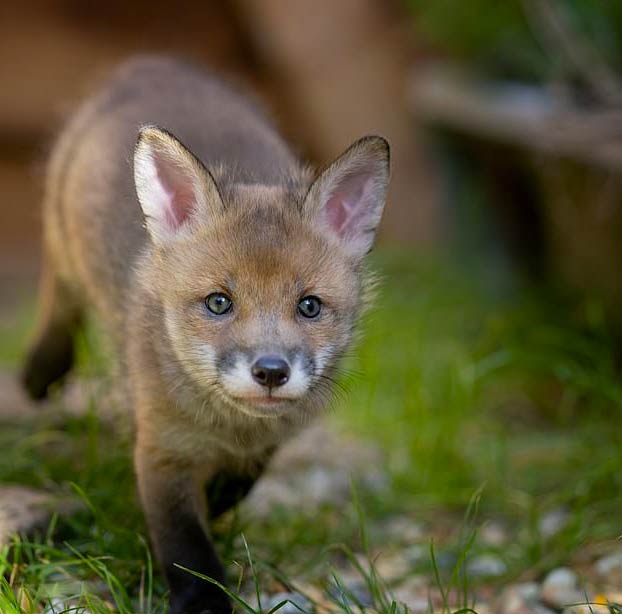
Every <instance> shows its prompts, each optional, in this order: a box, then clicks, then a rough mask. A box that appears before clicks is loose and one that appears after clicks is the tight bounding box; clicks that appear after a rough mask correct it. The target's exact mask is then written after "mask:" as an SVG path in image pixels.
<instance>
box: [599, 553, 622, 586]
mask: <svg viewBox="0 0 622 614" xmlns="http://www.w3.org/2000/svg"><path fill="white" fill-rule="evenodd" d="M596 572H597V573H598V575H599V576H602V577H604V578H609V577H617V576H619V577H620V579H621V580H622V552H614V553H612V554H608V555H607V556H604V557H602V558H601V559H598V561H596Z"/></svg>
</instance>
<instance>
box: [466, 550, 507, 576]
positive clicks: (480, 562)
mask: <svg viewBox="0 0 622 614" xmlns="http://www.w3.org/2000/svg"><path fill="white" fill-rule="evenodd" d="M466 569H467V573H468V574H470V575H472V576H479V577H493V576H502V575H503V574H504V573H505V572H506V571H507V570H508V568H507V565H506V564H505V563H504V561H503V560H502V559H500V558H499V557H498V556H496V555H494V554H481V555H479V556H476V557H474V558H472V559H471V560H470V561H469V562H468V563H467V566H466Z"/></svg>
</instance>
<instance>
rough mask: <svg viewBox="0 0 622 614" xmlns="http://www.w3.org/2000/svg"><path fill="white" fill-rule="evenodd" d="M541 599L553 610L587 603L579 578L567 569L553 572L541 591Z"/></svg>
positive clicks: (546, 579)
mask: <svg viewBox="0 0 622 614" xmlns="http://www.w3.org/2000/svg"><path fill="white" fill-rule="evenodd" d="M540 599H542V601H543V602H544V603H545V604H546V605H548V606H551V607H552V608H557V609H560V610H561V609H562V608H563V607H565V606H568V605H572V604H575V603H585V593H584V592H583V591H581V590H580V589H579V577H578V576H577V574H576V573H575V572H574V571H572V569H568V568H567V567H559V568H557V569H554V570H553V571H551V572H550V573H549V574H548V575H547V576H546V578H545V579H544V582H543V583H542V587H541V589H540Z"/></svg>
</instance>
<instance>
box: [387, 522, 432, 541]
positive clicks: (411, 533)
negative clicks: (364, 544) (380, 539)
mask: <svg viewBox="0 0 622 614" xmlns="http://www.w3.org/2000/svg"><path fill="white" fill-rule="evenodd" d="M384 525H385V533H386V534H387V535H388V537H389V538H390V539H391V543H392V544H395V543H402V544H414V543H415V542H417V541H419V540H420V539H421V538H422V536H423V529H422V527H421V525H420V524H418V523H416V522H414V521H413V520H411V519H410V518H408V517H406V516H393V517H392V518H390V519H389V520H387V522H386V523H384Z"/></svg>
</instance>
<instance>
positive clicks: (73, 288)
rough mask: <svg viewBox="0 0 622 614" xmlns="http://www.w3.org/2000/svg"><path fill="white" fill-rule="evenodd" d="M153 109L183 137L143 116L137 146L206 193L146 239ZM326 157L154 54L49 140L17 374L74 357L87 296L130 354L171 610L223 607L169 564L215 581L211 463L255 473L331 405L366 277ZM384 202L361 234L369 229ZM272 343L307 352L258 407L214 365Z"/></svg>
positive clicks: (377, 152) (357, 154) (40, 385)
mask: <svg viewBox="0 0 622 614" xmlns="http://www.w3.org/2000/svg"><path fill="white" fill-rule="evenodd" d="M146 124H148V125H157V126H159V127H162V128H165V129H166V130H168V131H170V132H171V133H172V134H174V135H175V137H176V139H179V141H177V140H176V139H173V138H172V137H169V136H168V135H167V133H165V132H161V131H159V130H155V129H154V130H145V131H143V132H142V135H143V136H142V137H141V138H142V139H143V145H145V141H146V145H148V146H149V147H154V148H158V147H162V148H166V147H168V148H169V149H167V151H169V152H172V153H171V154H170V155H171V156H173V157H174V158H175V164H176V165H177V166H175V168H177V167H179V166H180V165H181V166H183V167H184V168H185V169H189V170H188V173H190V174H192V173H196V176H198V177H199V179H200V181H199V183H200V184H201V186H200V195H201V198H202V199H203V201H204V202H203V205H201V206H203V207H204V208H203V209H200V207H199V205H196V207H199V209H200V210H199V209H197V211H198V212H197V211H195V213H194V218H196V219H194V218H193V221H192V223H191V224H190V223H189V225H190V226H191V231H187V232H185V234H183V233H181V234H180V236H179V237H176V238H175V240H174V241H171V242H168V243H167V242H166V241H158V240H156V236H155V234H154V232H156V231H154V230H153V228H152V225H153V224H154V223H155V222H154V221H153V220H151V219H149V217H147V220H146V222H147V228H148V229H149V233H151V234H152V235H153V237H152V238H153V240H152V241H151V240H150V239H149V233H148V232H146V231H145V225H144V219H143V214H142V212H141V210H140V207H139V206H138V204H137V202H136V196H135V187H134V182H133V179H132V156H133V152H134V147H135V144H136V140H137V137H138V134H139V129H140V127H141V126H144V125H146ZM181 143H183V144H184V145H183V146H182V145H181ZM184 146H185V147H184ZM186 147H187V148H188V149H186ZM188 150H189V151H190V152H192V154H194V155H192V154H190V153H189V152H188ZM137 152H138V153H137V154H136V155H139V154H140V152H139V150H137ZM167 155H168V154H167ZM194 156H196V158H194ZM344 157H345V158H347V164H348V166H346V167H345V168H346V170H347V169H352V168H358V167H359V166H362V165H364V164H365V163H367V161H368V160H369V159H370V158H371V159H375V158H378V159H381V160H385V163H386V164H387V165H388V151H387V149H386V144H385V143H384V141H381V140H380V139H378V140H376V141H371V140H370V141H365V142H364V141H360V142H359V143H358V144H357V145H355V146H353V148H351V149H350V150H348V152H347V153H346V154H344ZM335 164H338V163H335ZM203 165H205V166H203ZM206 169H209V172H208V171H207V170H206ZM330 169H331V167H328V170H329V172H327V173H324V174H323V175H320V179H319V180H318V181H317V182H315V183H313V184H312V181H311V180H312V176H311V174H310V173H309V171H308V170H306V169H304V168H303V167H301V166H300V165H299V164H298V163H297V161H296V160H295V159H294V157H293V156H292V154H291V153H290V151H289V149H288V148H287V147H286V145H285V144H284V142H283V141H282V140H281V138H280V137H279V136H278V134H277V133H276V131H275V130H274V129H273V128H272V126H271V125H270V122H269V121H267V120H266V118H265V117H264V115H263V114H262V113H261V112H260V111H258V110H257V109H256V108H255V107H254V106H253V105H252V104H250V103H249V102H248V101H247V100H246V98H244V97H242V96H241V95H239V94H237V93H235V92H233V91H232V90H230V89H229V88H227V87H226V86H224V85H223V84H222V83H221V82H220V81H218V80H216V79H215V78H213V77H209V76H205V75H203V74H202V73H200V72H198V71H197V70H195V69H194V68H191V67H189V66H187V65H185V64H182V63H180V62H177V61H174V60H170V59H163V58H146V59H141V60H136V61H133V62H130V63H128V64H127V65H125V66H124V67H123V68H122V69H121V70H120V71H119V72H118V73H117V74H116V75H115V77H114V78H113V79H112V81H111V82H110V83H109V85H108V86H107V87H106V88H105V89H104V90H103V91H102V92H101V93H100V94H99V95H98V96H97V97H95V98H94V99H92V100H91V101H90V102H88V103H87V104H86V105H85V106H84V107H83V108H82V110H81V111H80V112H79V113H78V114H77V115H76V116H75V118H74V119H73V120H72V122H71V123H70V124H69V125H68V126H67V128H66V129H65V131H64V133H63V134H62V136H61V137H60V139H59V142H58V144H57V146H56V148H55V150H54V154H53V156H52V159H51V162H50V166H49V173H48V183H47V189H46V200H45V203H44V216H45V253H46V273H45V277H44V281H43V284H42V292H41V315H40V322H39V327H38V333H37V336H36V340H35V343H34V344H33V350H32V351H31V354H30V358H29V361H28V363H27V366H26V369H25V375H24V381H25V384H26V387H27V388H28V389H29V390H30V392H31V394H33V396H36V397H41V396H44V395H45V393H46V392H47V387H48V385H49V384H51V383H52V382H53V381H54V380H56V379H58V378H59V377H60V376H62V375H63V374H64V372H66V371H67V370H68V369H69V367H70V364H71V356H70V354H68V352H70V350H71V339H72V335H73V332H74V330H75V327H76V326H77V325H78V324H79V322H80V320H81V317H82V313H83V311H85V310H94V311H95V312H96V313H97V315H98V317H99V320H100V321H101V322H102V323H103V325H104V327H105V330H106V331H107V332H108V333H109V335H110V337H111V339H112V340H113V342H114V345H115V347H116V350H117V352H118V358H119V361H120V364H122V365H123V368H121V369H120V372H121V373H124V374H125V376H124V377H123V378H122V382H121V384H122V385H124V386H125V388H126V390H127V403H128V410H129V409H130V408H132V410H133V411H134V415H135V422H136V455H135V463H136V471H137V477H138V486H139V491H140V495H141V499H142V502H143V507H144V509H145V514H146V518H147V522H148V524H149V529H150V533H151V537H152V541H153V544H154V548H155V550H156V553H157V555H158V559H159V560H160V563H161V565H162V566H163V568H164V571H165V573H166V575H167V579H168V581H169V584H170V586H171V591H172V593H171V594H172V610H173V612H200V611H208V610H209V611H214V612H216V611H223V610H225V609H227V607H228V606H227V602H226V599H224V597H223V596H222V594H220V593H218V591H215V590H214V588H213V586H212V585H209V584H208V583H205V582H203V583H197V581H196V579H193V578H192V576H190V575H189V574H185V573H184V572H181V571H179V570H178V569H176V568H175V567H174V566H173V565H174V563H181V564H183V565H185V566H188V567H192V566H195V568H197V571H201V572H202V573H208V574H213V575H214V576H215V577H217V579H219V580H223V578H222V570H221V568H220V566H219V563H218V561H217V558H216V557H215V555H214V553H213V549H212V547H211V544H210V542H209V539H208V537H207V525H206V516H208V515H209V513H210V510H209V509H207V506H206V501H205V496H204V485H205V484H206V483H210V482H211V481H213V480H214V479H216V476H219V475H227V476H241V478H243V479H244V480H247V479H248V477H250V478H251V482H248V485H250V483H252V479H254V477H255V476H257V475H258V474H259V472H260V471H261V469H262V467H263V466H264V465H265V463H266V462H267V460H268V459H269V456H270V454H271V453H272V451H273V450H274V448H275V447H276V446H277V445H278V444H279V443H281V442H282V441H283V440H284V439H285V438H286V437H288V436H289V435H291V434H292V433H294V432H295V431H296V430H298V429H299V428H300V427H301V426H303V425H304V424H306V423H307V422H308V421H309V420H310V419H311V418H313V417H314V416H316V415H317V414H318V412H320V411H321V409H322V408H323V407H324V406H325V404H326V402H327V400H328V395H329V384H330V381H331V379H332V377H333V376H334V374H335V370H336V369H337V365H338V360H339V358H340V357H341V356H342V354H343V352H344V351H345V349H346V348H347V347H348V344H349V343H350V341H351V338H352V333H353V330H354V327H355V324H356V321H357V317H358V314H359V312H360V310H361V306H362V300H363V299H362V296H363V290H364V287H365V276H364V275H363V273H362V271H363V268H362V267H363V265H362V260H361V255H354V253H353V252H350V251H349V247H348V245H347V244H345V243H344V242H343V241H341V240H340V239H339V238H338V237H337V236H336V235H334V234H331V233H330V232H327V231H326V227H325V225H322V223H319V222H318V215H319V210H320V209H321V201H322V199H323V198H325V197H326V194H328V191H330V189H332V188H331V187H330V185H332V184H330V182H331V181H341V179H342V178H341V177H340V175H339V173H340V172H341V171H340V169H339V168H338V169H337V170H336V171H332V170H330ZM344 172H345V171H344ZM348 172H349V171H348ZM342 174H343V173H342ZM193 176H194V175H193ZM379 181H380V180H378V181H377V182H376V183H374V184H373V185H372V184H370V185H372V188H373V189H375V190H376V191H381V190H385V189H386V179H385V178H384V175H383V179H382V182H381V183H378V182H379ZM329 184H330V185H329ZM310 186H311V187H310ZM378 198H379V199H382V200H383V198H384V197H383V195H379V196H378ZM381 204H382V203H381ZM381 204H380V208H379V211H378V212H377V214H376V213H374V216H372V218H373V219H371V218H370V219H371V221H370V228H369V229H365V232H363V233H362V235H361V236H363V235H365V233H372V231H373V229H375V226H376V224H377V222H378V219H379V216H380V211H381ZM361 240H362V241H367V239H365V238H364V237H363V239H361ZM359 242H360V241H359ZM351 244H352V245H355V242H354V241H351ZM361 245H363V243H361ZM357 249H358V250H359V251H361V250H360V249H359V248H357ZM211 292H225V293H227V294H230V295H233V296H235V306H236V311H235V317H224V318H213V317H212V318H211V319H209V318H208V319H206V311H205V304H204V299H205V297H206V295H208V294H209V293H211ZM309 294H312V295H317V296H319V297H321V299H322V302H323V307H322V309H323V311H322V317H321V318H319V319H317V321H306V320H304V318H301V317H300V316H299V315H297V312H296V309H295V306H296V304H297V301H299V300H300V297H302V296H305V295H309ZM274 347H278V348H279V351H282V352H284V353H285V354H287V353H288V352H291V353H296V352H303V351H304V355H305V356H309V357H311V358H309V361H311V362H313V361H314V362H313V364H314V365H315V367H314V369H315V370H312V371H313V375H312V376H310V377H311V380H310V381H311V385H310V386H309V389H308V390H307V391H305V393H304V396H303V397H302V398H291V399H286V400H284V401H282V402H280V403H279V404H278V407H275V408H271V407H270V408H267V407H264V406H263V405H261V404H260V405H256V404H253V403H252V402H247V401H246V400H245V399H237V398H236V397H234V396H231V395H230V394H228V393H227V392H226V391H225V390H224V388H223V386H222V385H221V382H220V378H221V377H222V375H221V374H220V371H219V369H220V366H218V365H220V364H221V363H222V364H224V365H225V367H226V365H229V364H230V363H231V362H232V361H234V358H233V357H234V355H235V354H234V352H249V351H251V350H252V351H260V350H261V351H263V350H264V349H266V350H269V349H271V348H274ZM228 351H230V352H231V354H230V355H229V354H227V352H228ZM216 355H218V361H220V362H218V361H217V360H216V358H215V356H216ZM301 360H302V358H301ZM227 361H229V362H227ZM320 363H321V364H322V365H323V366H322V367H320V366H318V365H320ZM223 368H224V367H223ZM227 368H228V367H227ZM227 479H229V478H227ZM234 481H235V479H233V480H230V481H229V482H226V483H225V485H226V484H227V483H230V484H231V485H232V486H231V487H232V488H233V484H234ZM244 484H245V487H244V488H245V490H247V489H248V486H247V485H246V484H247V482H246V481H245V482H244ZM215 507H216V506H215Z"/></svg>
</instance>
